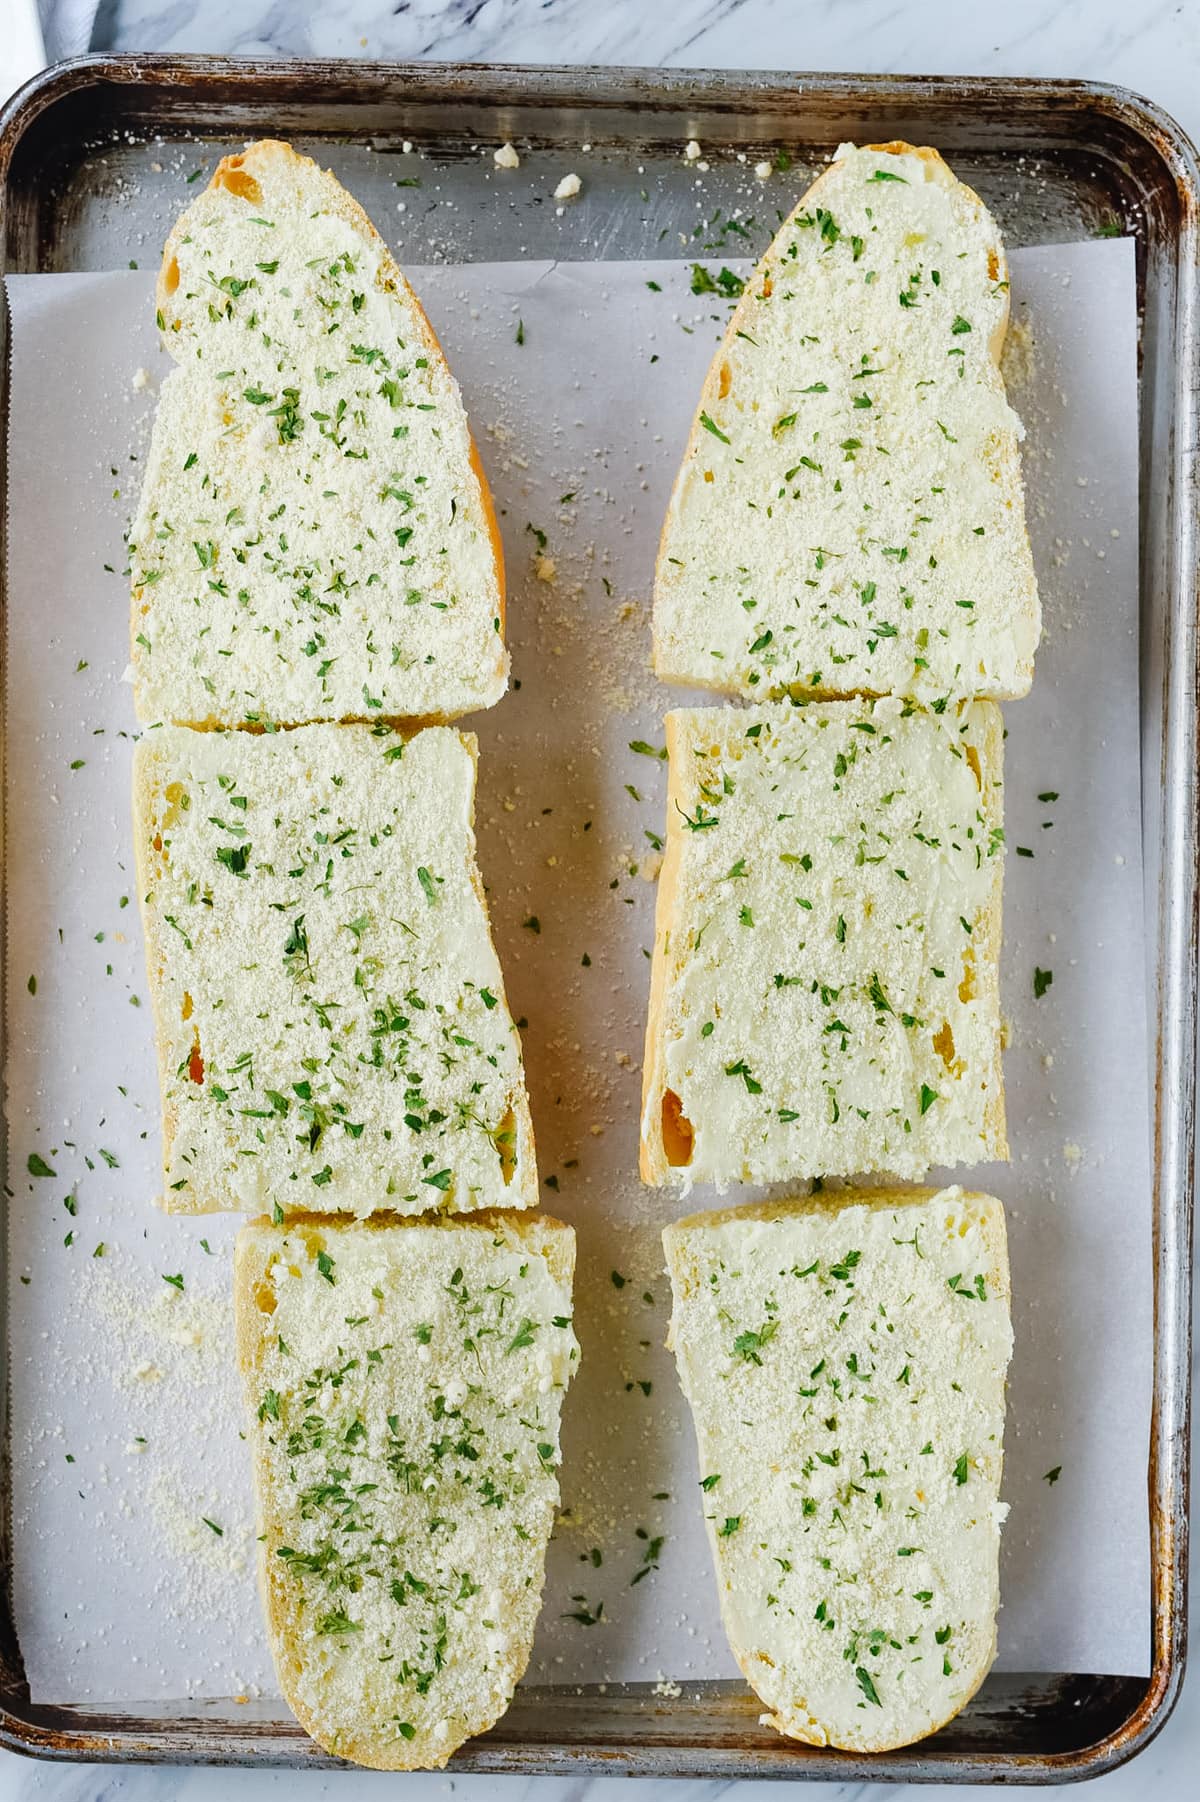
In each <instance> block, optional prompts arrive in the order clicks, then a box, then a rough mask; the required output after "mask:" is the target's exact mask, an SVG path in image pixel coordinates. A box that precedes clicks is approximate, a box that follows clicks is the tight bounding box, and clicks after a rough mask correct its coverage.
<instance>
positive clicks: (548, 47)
mask: <svg viewBox="0 0 1200 1802" xmlns="http://www.w3.org/2000/svg"><path fill="white" fill-rule="evenodd" d="M8 3H9V0H0V15H3V13H4V11H5V8H6V6H7V4H8ZM95 43H96V46H97V47H98V48H116V49H121V50H151V49H173V50H212V51H234V52H240V53H242V54H269V53H274V54H280V55H309V54H317V55H336V56H365V57H377V56H381V57H433V58H454V59H459V58H463V59H472V60H479V61H486V60H489V59H495V60H503V61H509V62H515V61H528V62H544V63H552V62H601V63H612V62H624V63H644V64H670V65H675V66H682V67H686V66H695V67H701V66H709V67H714V66H721V67H736V66H749V67H757V68H779V69H815V70H852V69H863V70H870V71H887V70H893V71H904V72H914V73H916V72H925V73H959V74H988V73H998V74H1000V73H1002V74H1023V75H1024V74H1036V75H1062V76H1067V75H1078V76H1088V77H1092V78H1095V79H1099V80H1104V81H1111V82H1118V83H1122V84H1124V85H1125V86H1128V87H1132V88H1135V89H1137V90H1139V91H1141V92H1142V93H1144V94H1148V95H1150V96H1151V97H1152V98H1154V99H1155V100H1157V101H1159V102H1160V103H1161V104H1162V105H1163V106H1165V107H1166V108H1167V109H1168V110H1169V111H1170V112H1172V113H1173V114H1174V115H1175V117H1176V118H1177V119H1179V120H1180V122H1181V123H1182V124H1183V125H1184V127H1185V128H1186V129H1188V130H1189V131H1190V132H1191V133H1192V134H1193V136H1197V137H1200V5H1197V4H1196V3H1195V0H1190V3H1189V4H1185V5H1179V4H1166V3H1163V0H1142V4H1141V5H1139V6H1136V7H1131V6H1130V5H1129V4H1128V0H1008V3H1007V4H1006V5H1004V6H1003V7H996V6H964V5H963V4H962V0H908V4H907V5H904V6H897V5H895V4H894V0H790V3H789V0H673V3H672V4H671V5H669V6H651V5H648V4H647V0H482V3H480V0H238V4H237V5H236V6H235V5H234V4H233V3H232V0H102V5H101V10H100V19H99V23H98V27H97V36H96V39H95ZM1198 1763H1200V1680H1196V1681H1193V1683H1192V1684H1191V1685H1190V1686H1187V1687H1185V1690H1184V1695H1183V1698H1182V1700H1181V1702H1180V1704H1179V1707H1178V1708H1177V1710H1176V1713H1175V1715H1174V1717H1173V1719H1172V1720H1171V1721H1170V1723H1169V1724H1168V1726H1167V1727H1166V1729H1165V1730H1164V1732H1163V1733H1162V1735H1161V1736H1160V1737H1159V1739H1158V1740H1156V1741H1155V1743H1154V1744H1153V1745H1152V1746H1151V1747H1150V1748H1149V1749H1148V1750H1147V1751H1146V1752H1145V1753H1143V1755H1142V1756H1141V1758H1139V1759H1138V1760H1136V1761H1135V1762H1134V1763H1133V1764H1132V1765H1129V1766H1127V1767H1126V1768H1125V1769H1124V1770H1121V1771H1118V1772H1115V1773H1114V1774H1113V1775H1112V1776H1110V1777H1107V1778H1103V1779H1101V1780H1100V1781H1099V1782H1098V1783H1096V1784H1095V1785H1092V1786H1090V1787H1089V1790H1088V1794H1089V1796H1099V1795H1101V1793H1102V1794H1103V1799H1104V1802H1131V1799H1133V1798H1141V1797H1143V1796H1150V1795H1153V1796H1154V1797H1155V1798H1156V1799H1157V1802H1185V1799H1187V1802H1190V1799H1191V1798H1192V1797H1194V1796H1195V1794H1196V1787H1195V1786H1196V1770H1197V1766H1198ZM801 1793H802V1792H801V1789H800V1786H798V1785H795V1786H792V1785H770V1786H768V1785H766V1784H755V1783H737V1784H727V1785H723V1784H718V1783H713V1784H707V1783H686V1782H684V1783H678V1784H672V1785H664V1784H654V1783H649V1782H620V1783H618V1782H617V1781H616V1780H606V1779H593V1780H591V1781H588V1780H586V1779H582V1778H581V1779H576V1780H562V1781H559V1780H556V1779H532V1780H528V1781H525V1780H521V1779H517V1778H507V1779H499V1780H497V1779H492V1778H488V1777H477V1778H470V1777H458V1778H450V1777H445V1776H428V1777H410V1778H407V1779H404V1780H402V1781H400V1782H398V1781H397V1780H396V1779H395V1778H394V1777H387V1776H377V1775H373V1774H371V1773H366V1772H361V1773H360V1772H346V1773H338V1774H336V1775H334V1776H322V1775H320V1774H317V1773H314V1774H311V1775H298V1774H296V1773H294V1772H280V1773H273V1772H267V1771H261V1772H242V1771H236V1772H234V1771H203V1770H193V1771H182V1770H180V1771H176V1770H170V1771H165V1770H158V1771H153V1770H119V1769H118V1770H112V1771H107V1770H105V1769H103V1768H100V1767H94V1766H80V1767H62V1768H56V1767H50V1766H46V1765H38V1764H33V1763H28V1762H26V1761H24V1760H21V1759H17V1758H14V1757H11V1756H8V1755H3V1754H0V1802H18V1799H20V1802H25V1799H26V1798H34V1797H39V1798H52V1799H53V1802H106V1799H107V1798H118V1797H119V1798H121V1802H175V1799H177V1798H178V1802H226V1799H227V1798H230V1797H236V1798H237V1802H243V1799H244V1802H266V1799H267V1798H268V1797H276V1796H278V1797H287V1798H288V1802H310V1799H311V1802H316V1798H318V1797H324V1796H330V1797H336V1799H337V1802H359V1799H360V1798H361V1799H363V1802H366V1799H367V1798H369V1797H381V1796H383V1795H384V1794H390V1795H393V1796H394V1795H396V1794H401V1795H402V1796H403V1797H404V1798H405V1802H431V1799H432V1798H434V1797H444V1796H454V1797H456V1798H459V1799H461V1802H492V1799H493V1798H496V1797H499V1798H500V1799H501V1802H602V1799H603V1802H607V1798H609V1797H611V1798H612V1799H613V1802H616V1798H617V1797H618V1796H619V1797H620V1798H621V1799H622V1802H647V1798H649V1797H651V1796H654V1797H655V1798H656V1802H657V1799H661V1802H716V1799H717V1798H718V1797H720V1798H721V1802H752V1798H753V1799H754V1802H766V1798H767V1797H768V1796H770V1797H772V1798H775V1797H778V1798H781V1799H782V1798H784V1797H789V1796H790V1797H793V1798H795V1802H799V1798H800V1795H801ZM919 1793H921V1792H918V1791H917V1790H916V1789H914V1790H913V1791H912V1792H911V1796H912V1802H916V1797H917V1796H918V1794H919ZM925 1793H928V1792H925ZM942 1793H943V1794H946V1795H954V1796H960V1795H961V1796H962V1797H966V1796H967V1795H968V1794H972V1793H974V1792H969V1791H967V1790H965V1789H964V1790H961V1791H959V1790H957V1789H955V1790H951V1791H943V1792H942ZM823 1794H825V1795H828V1796H829V1797H830V1798H831V1799H832V1798H833V1797H835V1796H836V1797H837V1798H838V1799H839V1802H840V1799H841V1798H842V1797H845V1798H849V1797H851V1796H854V1797H855V1798H858V1797H871V1798H875V1799H876V1802H884V1799H885V1798H894V1799H895V1802H899V1798H900V1797H902V1796H903V1795H904V1794H905V1792H904V1791H903V1790H896V1789H887V1788H884V1787H883V1786H876V1785H870V1784H864V1785H857V1784H839V1785H834V1786H825V1788H824V1791H823Z"/></svg>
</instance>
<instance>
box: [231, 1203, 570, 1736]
mask: <svg viewBox="0 0 1200 1802" xmlns="http://www.w3.org/2000/svg"><path fill="white" fill-rule="evenodd" d="M463 1230H467V1231H470V1232H480V1233H484V1234H487V1233H493V1232H497V1231H500V1230H503V1231H505V1232H511V1233H513V1234H515V1235H516V1236H517V1237H518V1238H519V1239H520V1240H522V1241H523V1242H524V1243H526V1244H527V1245H528V1247H529V1249H530V1251H531V1252H537V1253H539V1254H540V1255H541V1256H543V1257H544V1258H545V1260H546V1263H547V1266H548V1267H549V1270H550V1273H551V1275H552V1277H553V1278H554V1279H555V1281H556V1282H558V1283H561V1284H562V1285H563V1286H564V1287H565V1288H566V1289H567V1290H568V1292H569V1291H570V1286H571V1283H572V1279H573V1276H574V1269H575V1234H574V1232H573V1230H572V1229H571V1228H570V1227H569V1226H567V1225H566V1224H565V1223H564V1222H563V1221H561V1220H558V1219H556V1218H555V1217H554V1216H553V1215H551V1214H517V1213H509V1212H508V1211H506V1210H503V1209H494V1208H493V1209H485V1210H481V1212H479V1213H478V1214H471V1215H462V1216H439V1215H434V1216H424V1217H421V1218H417V1219H414V1218H411V1217H405V1216H399V1215H388V1214H371V1215H368V1216H365V1217H363V1218H360V1219H357V1220H353V1221H346V1222H344V1223H340V1222H339V1221H338V1220H337V1219H336V1218H334V1219H331V1218H330V1216H328V1215H323V1214H312V1213H308V1214H295V1215H291V1216H289V1218H288V1220H287V1221H286V1223H285V1224H284V1225H283V1226H282V1227H277V1226H275V1225H274V1223H273V1222H272V1221H271V1220H270V1219H268V1218H267V1217H266V1216H265V1215H264V1216H261V1217H260V1218H258V1219H256V1220H251V1221H247V1222H246V1224H245V1225H244V1226H243V1227H242V1229H241V1231H240V1232H239V1233H238V1236H237V1241H236V1245H235V1250H234V1270H233V1298H234V1344H235V1351H236V1356H237V1364H238V1371H239V1373H240V1376H241V1379H242V1389H243V1396H244V1398H245V1401H246V1424H247V1438H248V1440H249V1442H250V1445H251V1447H255V1446H256V1433H257V1430H258V1424H259V1423H258V1421H257V1419H256V1418H255V1417H254V1415H253V1412H252V1409H251V1407H250V1396H251V1393H252V1388H251V1385H252V1383H253V1381H254V1379H255V1377H256V1376H257V1373H258V1369H259V1364H260V1357H261V1352H262V1348H263V1345H264V1336H263V1333H262V1331H261V1329H260V1327H259V1322H260V1321H261V1320H262V1318H263V1316H262V1314H261V1313H260V1311H259V1308H258V1306H257V1303H256V1301H255V1296H254V1284H255V1281H256V1278H257V1274H258V1271H259V1268H260V1257H259V1238H260V1235H261V1234H263V1233H264V1232H265V1233H266V1234H268V1235H269V1236H271V1237H275V1236H277V1235H285V1234H297V1233H304V1232H305V1231H308V1232H312V1233H316V1234H319V1235H320V1236H321V1238H322V1239H328V1238H330V1237H336V1236H337V1234H338V1233H339V1232H342V1233H345V1232H353V1233H364V1232H365V1233H393V1232H397V1231H399V1232H404V1231H417V1232H426V1233H428V1232H430V1231H463ZM253 1472H254V1503H255V1522H256V1526H255V1531H256V1535H257V1539H258V1547H259V1550H258V1559H257V1582H258V1591H259V1598H260V1602H261V1605H262V1611H263V1619H264V1622H265V1625H266V1628H267V1640H268V1644H269V1646H270V1649H271V1657H272V1659H273V1661H274V1664H275V1670H276V1675H277V1676H278V1679H279V1687H280V1690H281V1691H282V1694H283V1699H284V1701H285V1702H286V1703H287V1705H288V1707H289V1708H290V1709H291V1711H292V1713H293V1714H294V1715H295V1717H296V1719H297V1721H298V1722H299V1724H300V1726H301V1727H302V1728H303V1729H304V1731H305V1733H307V1734H308V1736H309V1738H310V1739H312V1740H313V1741H315V1743H316V1744H317V1745H319V1746H320V1747H321V1748H322V1749H323V1750H324V1751H326V1752H329V1753H331V1754H332V1755H333V1756H334V1757H336V1758H346V1759H349V1760H351V1761H352V1762H353V1763H355V1764H358V1765H362V1766H364V1767H365V1768H366V1769H368V1770H376V1771H424V1770H441V1769H442V1768H443V1767H444V1766H445V1765H446V1764H447V1763H448V1761H449V1760H450V1758H451V1757H452V1756H453V1755H454V1753H455V1752H456V1751H457V1750H458V1747H459V1745H461V1744H462V1743H463V1740H464V1739H465V1738H467V1737H470V1738H474V1737H476V1736H477V1735H479V1734H481V1733H486V1732H487V1731H488V1729H489V1728H491V1727H493V1726H495V1724H496V1722H497V1721H498V1720H499V1719H500V1718H501V1716H502V1715H504V1714H505V1713H506V1711H507V1709H508V1707H509V1703H510V1701H511V1696H512V1691H513V1689H514V1688H515V1687H516V1685H517V1684H518V1683H519V1682H520V1680H521V1678H522V1676H523V1675H524V1673H525V1670H526V1668H527V1666H528V1663H529V1657H530V1653H531V1652H532V1649H533V1648H532V1640H530V1641H528V1642H525V1643H522V1644H519V1645H516V1646H515V1647H513V1655H512V1657H511V1659H510V1661H509V1664H508V1669H507V1671H506V1673H505V1694H503V1695H501V1696H499V1697H494V1698H491V1699H490V1700H489V1702H488V1704H487V1705H486V1706H484V1707H482V1708H481V1709H480V1712H479V1715H478V1717H477V1724H476V1725H475V1728H474V1731H473V1733H472V1734H470V1735H463V1736H461V1737H460V1738H459V1739H458V1740H456V1741H455V1740H449V1741H446V1742H444V1743H442V1742H437V1743H435V1742H433V1741H431V1740H430V1739H428V1738H426V1737H424V1736H420V1735H418V1736H417V1737H415V1738H413V1739H411V1740H406V1739H404V1738H400V1737H397V1738H395V1739H394V1740H393V1739H390V1738H389V1739H388V1740H387V1741H386V1742H383V1741H381V1740H380V1739H377V1738H375V1737H373V1736H372V1735H371V1734H370V1733H369V1732H363V1731H362V1730H361V1729H360V1728H358V1727H351V1729H350V1730H349V1731H348V1732H346V1733H345V1734H338V1735H337V1736H336V1737H335V1736H334V1735H332V1734H330V1733H329V1732H328V1731H327V1729H326V1728H325V1727H324V1725H323V1723H322V1722H321V1721H320V1720H319V1719H318V1718H317V1717H316V1716H315V1715H314V1714H313V1712H312V1711H311V1709H310V1708H309V1707H308V1706H307V1704H306V1703H305V1701H304V1698H303V1695H302V1693H301V1690H300V1683H299V1677H300V1674H301V1672H302V1669H303V1663H302V1659H301V1657H300V1654H299V1649H297V1648H291V1647H289V1646H288V1644H287V1641H286V1627H287V1622H288V1607H287V1597H286V1591H285V1589H284V1586H283V1580H282V1573H281V1570H280V1567H279V1561H278V1560H277V1559H272V1558H271V1557H270V1554H269V1550H268V1546H269V1544H270V1542H271V1541H272V1539H278V1537H279V1535H280V1531H281V1528H280V1523H279V1522H277V1521H276V1520H274V1519H273V1518H272V1517H271V1515H270V1514H269V1513H268V1511H267V1508H266V1505H265V1498H264V1494H263V1488H262V1485H261V1483H260V1481H259V1467H258V1458H257V1453H255V1455H254V1458H253ZM547 1536H548V1535H547Z"/></svg>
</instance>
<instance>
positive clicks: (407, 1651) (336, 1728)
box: [234, 1214, 579, 1770]
mask: <svg viewBox="0 0 1200 1802" xmlns="http://www.w3.org/2000/svg"><path fill="white" fill-rule="evenodd" d="M574 1265H575V1235H574V1233H573V1232H572V1230H571V1228H570V1227H568V1226H564V1225H563V1224H562V1222H561V1221H558V1220H551V1219H548V1218H547V1217H546V1216H545V1215H539V1216H536V1217H534V1216H526V1217H521V1216H509V1215H504V1214H489V1215H486V1216H481V1217H480V1218H479V1219H478V1220H471V1221H466V1220H433V1221H395V1220H392V1221H383V1220H380V1219H375V1220H372V1221H369V1222H365V1223H364V1222H355V1223H336V1224H331V1223H329V1222H326V1221H320V1220H315V1219H312V1218H309V1219H297V1220H295V1221H293V1222H290V1223H289V1224H287V1225H286V1226H272V1225H271V1224H270V1223H269V1222H268V1221H266V1220H259V1221H256V1222H254V1223H253V1224H251V1225H249V1226H245V1227H243V1228H242V1231H241V1232H240V1233H239V1235H238V1241H237V1254H236V1264H235V1275H234V1299H235V1313H236V1322H237V1347H238V1362H239V1364H240V1366H241V1370H242V1376H243V1381H244V1385H245V1395H246V1409H247V1416H248V1420H247V1436H248V1438H249V1440H250V1444H251V1448H252V1452H253V1459H254V1482H255V1491H256V1495H257V1502H258V1532H259V1575H260V1588H261V1593H262V1599H263V1607H264V1610H265V1613H266V1620H267V1630H268V1634H269V1637H270V1643H271V1651H272V1653H273V1655H274V1659H275V1667H276V1670H277V1671H278V1674H279V1682H280V1686H281V1688H282V1690H283V1694H284V1696H285V1698H286V1700H287V1702H288V1705H289V1706H290V1707H291V1709H292V1710H293V1712H294V1713H295V1715H296V1717H297V1719H298V1720H299V1721H300V1723H301V1725H302V1726H303V1727H304V1729H305V1731H306V1732H308V1733H310V1734H311V1735H312V1737H313V1738H314V1739H315V1740H316V1741H317V1742H318V1744H320V1745H322V1746H324V1747H325V1749H326V1750H327V1751H329V1752H334V1753H337V1754H338V1755H339V1756H340V1757H342V1758H352V1759H354V1760H355V1761H356V1763H358V1764H365V1765H371V1766H374V1767H375V1768H376V1769H380V1770H422V1769H427V1768H428V1767H430V1766H434V1767H437V1766H441V1765H444V1764H445V1762H446V1760H447V1759H448V1758H449V1756H450V1754H451V1753H452V1752H453V1751H454V1750H455V1748H456V1747H457V1746H460V1745H461V1744H462V1742H463V1741H464V1740H465V1739H468V1738H469V1737H470V1736H471V1735H472V1734H475V1733H482V1732H484V1731H485V1730H486V1729H487V1728H488V1727H490V1726H491V1725H492V1723H493V1722H494V1721H496V1720H497V1719H498V1718H499V1717H500V1715H502V1714H503V1713H504V1710H505V1709H506V1708H507V1706H508V1704H509V1701H510V1699H511V1697H512V1692H513V1688H514V1686H515V1684H516V1683H517V1681H518V1679H519V1678H520V1676H521V1674H522V1672H523V1671H524V1669H525V1666H526V1664H527V1663H528V1660H529V1649H530V1644H531V1642H532V1639H533V1629H534V1624H535V1622H536V1620H537V1616H538V1609H539V1607H540V1603H541V1591H542V1580H543V1574H544V1568H545V1558H546V1546H547V1543H548V1541H549V1538H550V1530H551V1527H552V1526H553V1523H554V1516H555V1509H556V1506H557V1503H558V1479H557V1476H556V1474H555V1473H556V1471H557V1468H558V1462H559V1413H560V1410H561V1406H562V1397H563V1393H564V1391H565V1390H566V1387H567V1384H568V1382H569V1381H570V1379H571V1376H572V1375H573V1373H574V1369H575V1365H576V1361H577V1359H578V1355H579V1347H578V1345H577V1343H576V1340H575V1335H574V1332H573V1331H572V1327H571V1278H572V1272H573V1270H574Z"/></svg>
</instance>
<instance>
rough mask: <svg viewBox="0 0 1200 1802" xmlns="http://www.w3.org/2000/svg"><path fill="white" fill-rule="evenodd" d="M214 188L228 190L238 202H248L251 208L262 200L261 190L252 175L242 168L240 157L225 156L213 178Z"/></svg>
mask: <svg viewBox="0 0 1200 1802" xmlns="http://www.w3.org/2000/svg"><path fill="white" fill-rule="evenodd" d="M213 187H214V188H228V189H229V192H230V193H231V194H236V195H237V197H238V199H239V200H248V201H249V202H250V204H251V206H257V205H258V204H259V202H260V201H261V199H262V189H261V188H260V187H259V185H258V183H257V182H256V181H255V179H254V177H253V176H252V175H249V174H247V172H246V170H245V169H243V168H242V159H241V157H240V156H227V157H226V158H225V161H224V162H223V163H221V164H220V165H219V167H218V169H217V173H216V174H215V175H214V176H213Z"/></svg>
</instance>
